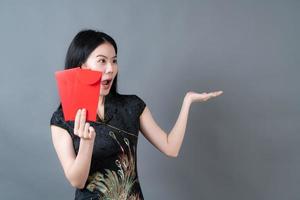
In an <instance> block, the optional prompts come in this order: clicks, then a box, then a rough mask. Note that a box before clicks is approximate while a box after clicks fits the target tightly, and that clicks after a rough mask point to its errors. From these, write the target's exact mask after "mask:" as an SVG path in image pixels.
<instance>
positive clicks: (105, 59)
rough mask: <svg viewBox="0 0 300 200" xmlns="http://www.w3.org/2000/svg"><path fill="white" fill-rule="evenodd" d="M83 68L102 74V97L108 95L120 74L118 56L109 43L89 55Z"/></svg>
mask: <svg viewBox="0 0 300 200" xmlns="http://www.w3.org/2000/svg"><path fill="white" fill-rule="evenodd" d="M81 68H85V69H91V70H95V71H100V72H102V78H101V84H100V95H102V96H103V95H104V96H105V95H107V94H108V93H109V91H110V88H111V85H112V83H113V80H114V78H115V77H116V75H117V73H118V64H117V55H116V53H115V49H114V47H113V46H112V45H111V44H110V43H108V42H105V43H103V44H101V45H99V46H98V47H97V48H96V49H95V50H94V51H93V52H92V53H91V54H90V55H89V57H88V59H87V61H86V62H85V63H84V64H83V65H81ZM106 80H108V82H107V81H106Z"/></svg>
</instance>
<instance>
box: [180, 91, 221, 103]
mask: <svg viewBox="0 0 300 200" xmlns="http://www.w3.org/2000/svg"><path fill="white" fill-rule="evenodd" d="M222 93H223V91H215V92H210V93H206V92H204V93H196V92H193V91H189V92H187V93H186V98H187V99H189V101H190V102H191V103H193V102H203V101H207V100H208V99H210V98H213V97H217V96H219V95H221V94H222Z"/></svg>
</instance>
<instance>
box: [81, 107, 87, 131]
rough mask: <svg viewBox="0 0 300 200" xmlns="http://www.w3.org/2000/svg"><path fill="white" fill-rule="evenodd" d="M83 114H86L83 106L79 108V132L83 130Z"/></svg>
mask: <svg viewBox="0 0 300 200" xmlns="http://www.w3.org/2000/svg"><path fill="white" fill-rule="evenodd" d="M85 115H86V111H85V109H84V108H83V109H82V110H81V116H80V125H79V131H81V132H83V131H84V125H85Z"/></svg>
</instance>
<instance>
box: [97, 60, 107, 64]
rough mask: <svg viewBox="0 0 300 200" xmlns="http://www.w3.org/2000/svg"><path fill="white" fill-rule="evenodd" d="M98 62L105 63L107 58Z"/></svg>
mask: <svg viewBox="0 0 300 200" xmlns="http://www.w3.org/2000/svg"><path fill="white" fill-rule="evenodd" d="M98 62H99V63H105V62H106V60H105V59H100V60H99V61H98Z"/></svg>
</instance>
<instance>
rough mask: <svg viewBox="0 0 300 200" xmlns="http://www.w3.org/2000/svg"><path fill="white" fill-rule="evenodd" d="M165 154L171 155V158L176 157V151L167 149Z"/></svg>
mask: <svg viewBox="0 0 300 200" xmlns="http://www.w3.org/2000/svg"><path fill="white" fill-rule="evenodd" d="M165 154H166V156H168V157H171V158H177V157H178V152H172V151H167V152H166V153H165Z"/></svg>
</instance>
